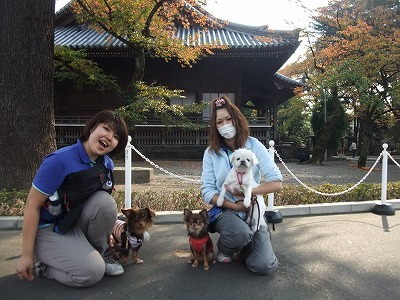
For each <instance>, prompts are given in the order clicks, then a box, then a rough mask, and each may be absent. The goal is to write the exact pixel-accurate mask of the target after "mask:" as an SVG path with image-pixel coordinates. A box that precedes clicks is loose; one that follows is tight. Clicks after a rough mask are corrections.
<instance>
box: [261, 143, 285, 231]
mask: <svg viewBox="0 0 400 300" xmlns="http://www.w3.org/2000/svg"><path fill="white" fill-rule="evenodd" d="M274 145H275V142H274V141H273V140H270V141H269V150H268V152H269V155H271V158H272V160H274V157H275V148H274ZM265 218H266V220H267V222H268V223H272V229H273V230H275V223H281V222H282V215H281V213H280V211H279V210H274V193H269V194H268V208H267V211H266V212H265Z"/></svg>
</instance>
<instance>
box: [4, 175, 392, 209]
mask: <svg viewBox="0 0 400 300" xmlns="http://www.w3.org/2000/svg"><path fill="white" fill-rule="evenodd" d="M311 188H312V189H314V190H317V191H319V192H322V193H330V194H331V193H338V192H342V191H345V190H347V189H348V188H350V185H336V184H321V185H317V186H311ZM27 195H28V191H16V190H12V191H7V190H5V189H3V190H1V191H0V215H1V216H22V215H23V209H24V205H25V201H26V197H27ZM113 196H114V198H115V201H116V202H117V207H118V210H120V209H121V208H123V207H124V206H125V191H124V190H123V189H119V190H116V191H115V192H114V194H113ZM380 198H381V185H380V184H378V183H363V184H360V185H359V186H358V187H357V188H355V189H353V190H351V191H350V192H346V193H344V194H343V195H340V196H335V197H329V196H322V195H319V194H316V193H314V192H313V191H310V190H309V189H306V188H304V187H303V186H299V185H289V184H287V185H284V187H283V190H282V191H281V192H279V193H276V194H275V197H274V201H275V203H274V205H275V206H284V205H299V204H315V203H331V202H357V201H371V200H379V199H380ZM387 198H388V199H400V182H389V183H388V186H387ZM265 199H266V201H267V197H265ZM146 206H147V207H150V208H152V209H154V210H155V211H182V210H183V209H184V208H189V209H203V208H207V207H208V205H207V204H205V203H204V202H203V200H202V198H201V191H200V188H190V189H181V190H165V189H164V188H163V187H162V185H161V186H160V189H152V190H145V191H142V192H133V193H132V207H146Z"/></svg>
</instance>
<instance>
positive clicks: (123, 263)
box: [119, 255, 128, 266]
mask: <svg viewBox="0 0 400 300" xmlns="http://www.w3.org/2000/svg"><path fill="white" fill-rule="evenodd" d="M119 263H120V264H121V265H123V266H125V265H126V264H127V263H128V257H127V256H123V255H121V256H120V259H119Z"/></svg>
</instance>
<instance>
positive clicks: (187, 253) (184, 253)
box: [174, 250, 192, 258]
mask: <svg viewBox="0 0 400 300" xmlns="http://www.w3.org/2000/svg"><path fill="white" fill-rule="evenodd" d="M174 255H175V256H177V257H179V258H183V257H190V256H191V255H192V253H191V252H190V251H185V250H176V251H174Z"/></svg>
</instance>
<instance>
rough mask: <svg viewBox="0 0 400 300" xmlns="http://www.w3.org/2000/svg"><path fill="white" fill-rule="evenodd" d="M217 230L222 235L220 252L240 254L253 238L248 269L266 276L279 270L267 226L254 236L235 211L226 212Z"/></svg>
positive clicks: (220, 217)
mask: <svg viewBox="0 0 400 300" xmlns="http://www.w3.org/2000/svg"><path fill="white" fill-rule="evenodd" d="M215 230H216V231H217V232H218V233H219V234H220V237H219V239H218V242H217V247H218V251H221V252H222V253H224V254H228V255H232V254H234V253H236V252H239V251H240V250H241V249H242V248H243V247H244V246H245V245H247V244H248V243H249V242H250V241H251V239H252V238H253V245H252V248H251V253H250V255H249V256H248V257H247V258H246V260H245V263H246V266H247V268H248V269H249V270H250V271H252V272H253V273H255V274H259V275H266V274H270V273H272V272H273V271H274V270H275V269H276V268H278V259H277V258H276V256H275V253H274V251H273V249H272V244H271V239H270V233H269V230H268V227H267V226H262V227H261V228H260V230H259V231H257V232H256V233H254V234H253V232H252V231H251V229H250V227H249V225H247V224H246V223H245V222H244V221H243V220H242V219H241V218H239V217H238V216H237V215H236V214H235V213H234V212H233V211H225V212H223V213H222V214H221V215H220V216H219V217H218V219H217V220H216V222H215Z"/></svg>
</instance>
